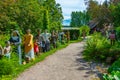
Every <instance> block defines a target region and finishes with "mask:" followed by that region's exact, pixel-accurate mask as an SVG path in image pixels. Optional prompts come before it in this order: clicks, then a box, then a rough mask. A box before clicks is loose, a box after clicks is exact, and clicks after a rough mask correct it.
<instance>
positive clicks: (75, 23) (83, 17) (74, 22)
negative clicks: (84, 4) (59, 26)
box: [70, 11, 90, 27]
mask: <svg viewBox="0 0 120 80" xmlns="http://www.w3.org/2000/svg"><path fill="white" fill-rule="evenodd" d="M89 20H90V18H89V15H88V13H87V12H85V11H84V12H81V11H80V12H72V13H71V23H70V25H71V26H72V27H80V26H83V25H87V24H88V22H89Z"/></svg>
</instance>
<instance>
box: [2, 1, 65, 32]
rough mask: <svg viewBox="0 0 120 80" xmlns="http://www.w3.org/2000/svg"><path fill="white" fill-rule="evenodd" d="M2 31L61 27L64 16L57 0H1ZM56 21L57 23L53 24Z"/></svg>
mask: <svg viewBox="0 0 120 80" xmlns="http://www.w3.org/2000/svg"><path fill="white" fill-rule="evenodd" d="M0 11H1V12H0V32H7V31H10V30H11V29H20V30H22V31H25V30H26V29H28V28H30V29H32V31H35V29H37V28H41V29H44V28H46V29H48V27H49V29H51V27H52V26H54V27H57V28H56V29H60V27H61V24H62V20H63V16H62V11H61V7H60V4H59V5H58V4H57V3H56V2H55V0H49V1H48V0H47V1H44V0H40V1H38V0H5V1H3V0H2V1H0ZM53 23H55V24H56V25H52V26H51V24H53Z"/></svg>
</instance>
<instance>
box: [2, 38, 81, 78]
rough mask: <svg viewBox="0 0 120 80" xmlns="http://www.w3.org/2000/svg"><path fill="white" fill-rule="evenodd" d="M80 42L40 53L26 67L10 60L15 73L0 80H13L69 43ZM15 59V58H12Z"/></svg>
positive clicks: (63, 46)
mask: <svg viewBox="0 0 120 80" xmlns="http://www.w3.org/2000/svg"><path fill="white" fill-rule="evenodd" d="M80 41H81V39H80V40H74V41H70V42H69V43H66V44H64V45H60V46H59V47H58V48H57V49H52V50H50V51H49V52H46V53H42V54H41V55H40V56H37V57H36V59H35V60H34V61H32V62H30V63H27V64H26V65H19V64H17V61H16V59H17V58H16V59H15V60H14V59H13V60H11V61H15V65H14V66H15V72H14V74H12V75H3V76H2V77H1V78H0V80H15V78H16V77H18V76H19V74H20V73H22V72H24V71H25V70H26V69H28V68H30V67H31V66H33V65H35V64H36V63H38V62H41V61H43V60H44V59H45V58H46V57H48V56H50V55H52V54H54V53H55V52H56V51H58V50H61V49H63V48H65V47H67V46H68V45H69V44H70V43H75V42H80ZM14 57H15V56H14Z"/></svg>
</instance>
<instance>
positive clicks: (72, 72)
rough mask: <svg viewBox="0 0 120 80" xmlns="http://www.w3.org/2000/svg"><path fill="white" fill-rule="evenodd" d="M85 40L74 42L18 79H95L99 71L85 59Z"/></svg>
mask: <svg viewBox="0 0 120 80" xmlns="http://www.w3.org/2000/svg"><path fill="white" fill-rule="evenodd" d="M83 46H84V42H81V43H72V44H70V45H69V46H68V47H66V48H65V49H62V50H59V51H57V52H56V53H55V54H53V55H51V56H49V57H47V58H46V59H45V60H44V61H42V62H40V63H37V64H36V65H34V66H32V67H31V68H30V69H28V70H26V71H25V72H23V73H22V74H21V75H20V76H19V77H18V78H17V79H16V80H93V77H97V71H96V70H95V69H94V70H93V71H92V72H91V67H90V64H89V63H88V62H86V61H84V60H83V58H82V51H83Z"/></svg>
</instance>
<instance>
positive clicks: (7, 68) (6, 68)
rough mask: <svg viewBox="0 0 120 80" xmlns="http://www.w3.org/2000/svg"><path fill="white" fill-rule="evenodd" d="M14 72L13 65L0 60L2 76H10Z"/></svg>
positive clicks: (5, 60)
mask: <svg viewBox="0 0 120 80" xmlns="http://www.w3.org/2000/svg"><path fill="white" fill-rule="evenodd" d="M13 72H14V68H13V64H12V63H11V62H10V61H8V60H7V59H2V60H0V76H2V75H10V74H12V73H13Z"/></svg>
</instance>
